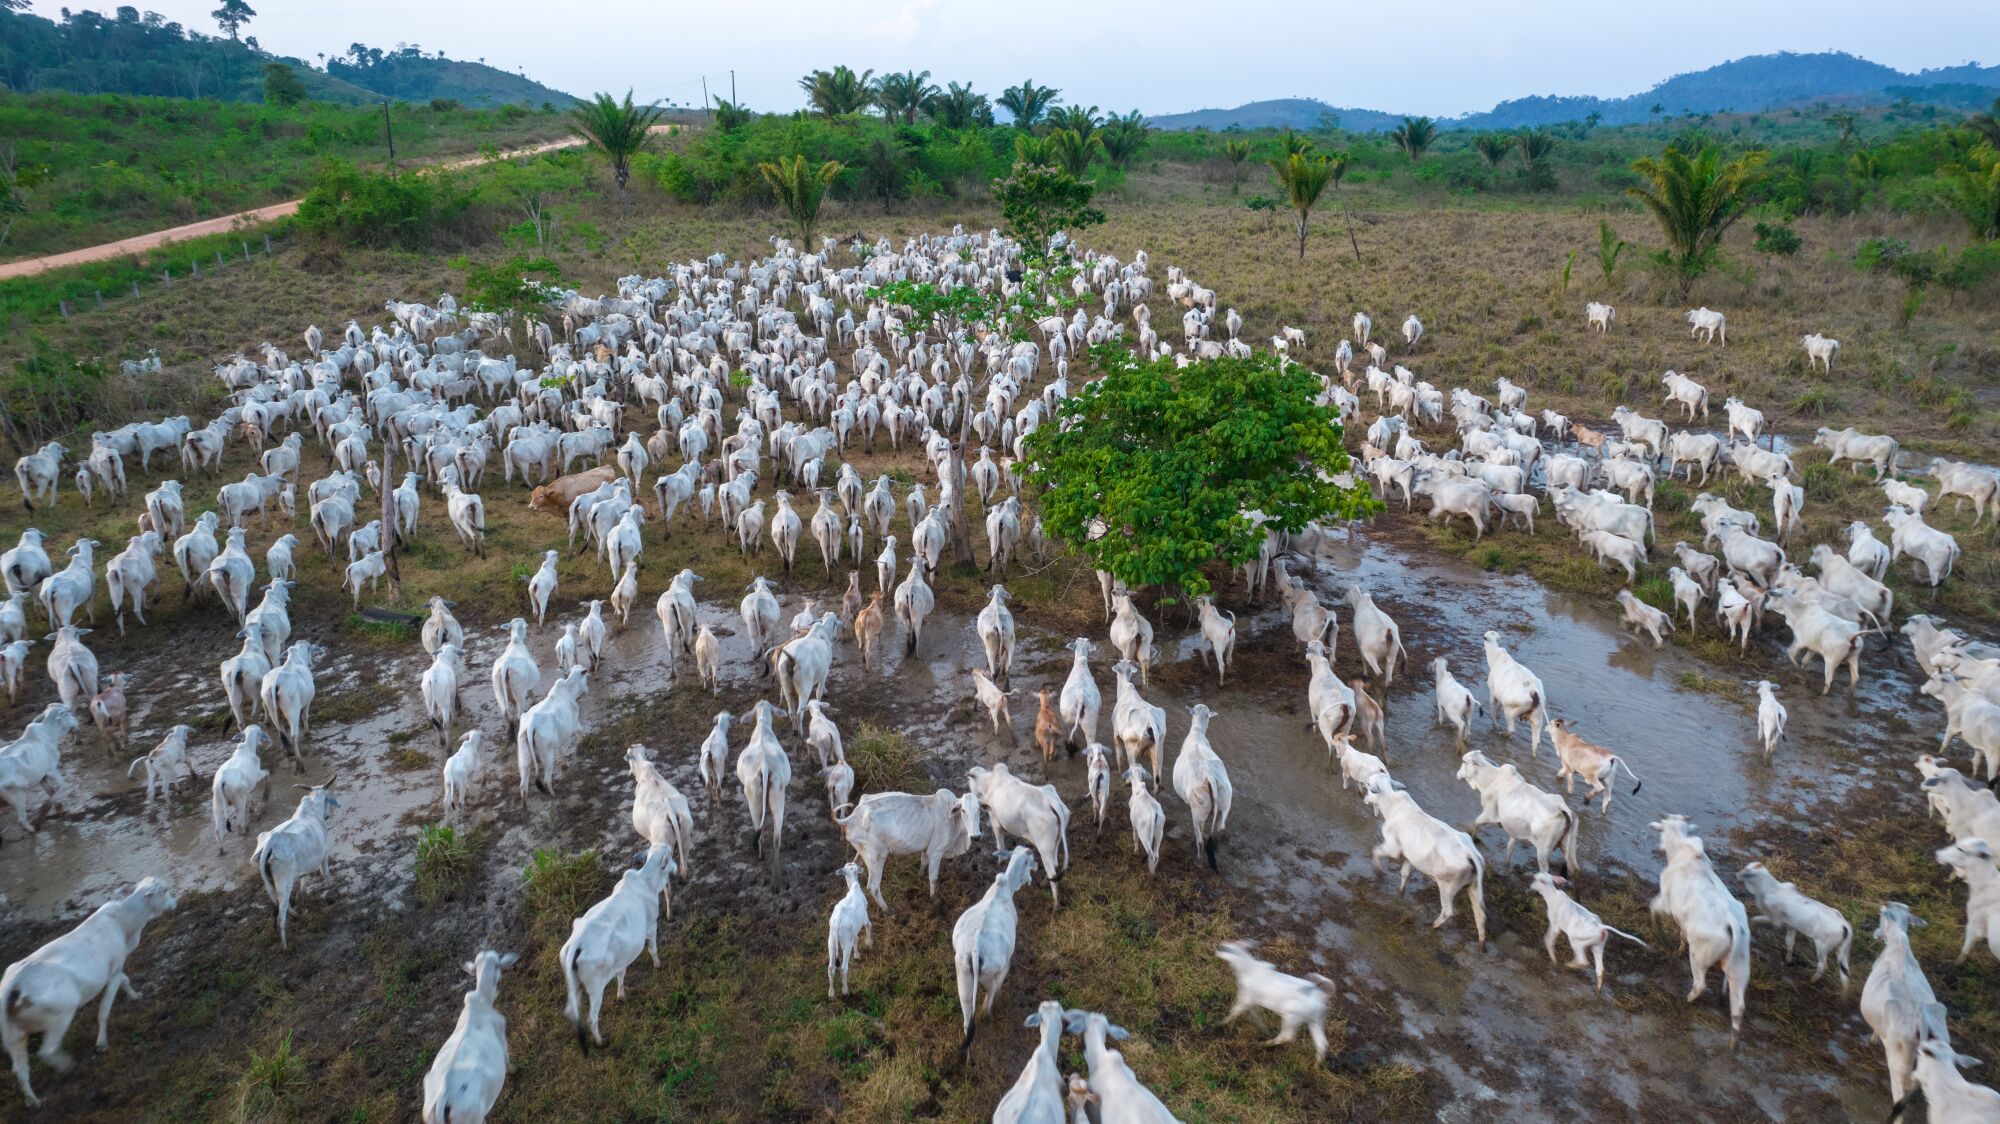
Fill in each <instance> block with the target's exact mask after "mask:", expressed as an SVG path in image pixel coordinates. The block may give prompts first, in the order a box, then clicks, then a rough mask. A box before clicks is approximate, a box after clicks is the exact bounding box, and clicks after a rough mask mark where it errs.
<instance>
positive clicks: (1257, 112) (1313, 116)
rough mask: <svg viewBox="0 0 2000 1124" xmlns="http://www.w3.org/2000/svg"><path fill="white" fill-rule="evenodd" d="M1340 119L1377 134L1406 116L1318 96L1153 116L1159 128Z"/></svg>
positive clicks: (1279, 125) (1306, 125) (1303, 124)
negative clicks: (1334, 103)
mask: <svg viewBox="0 0 2000 1124" xmlns="http://www.w3.org/2000/svg"><path fill="white" fill-rule="evenodd" d="M1329 115H1331V116H1333V117H1336V118H1338V119H1339V121H1340V127H1341V128H1343V129H1349V130H1352V131H1354V132H1357V133H1377V132H1383V131H1385V130H1388V129H1393V128H1395V127H1396V126H1397V125H1399V124H1401V123H1402V120H1403V119H1402V118H1401V117H1400V116H1398V115H1396V114H1393V113H1384V112H1381V111H1379V110H1374V109H1345V108H1341V107H1339V106H1332V105H1328V104H1327V103H1325V102H1323V101H1320V100H1319V99H1318V98H1275V99H1272V100H1270V101H1253V102H1251V103H1249V104H1248V105H1239V106H1237V107H1236V108H1235V109H1197V110H1194V111H1192V112H1189V113H1165V114H1161V115H1159V116H1157V117H1149V118H1147V119H1146V121H1147V123H1148V124H1150V125H1152V126H1153V127H1154V128H1156V129H1211V130H1222V129H1229V128H1237V129H1285V128H1292V129H1312V128H1317V127H1318V126H1319V123H1320V119H1321V118H1322V117H1326V116H1329Z"/></svg>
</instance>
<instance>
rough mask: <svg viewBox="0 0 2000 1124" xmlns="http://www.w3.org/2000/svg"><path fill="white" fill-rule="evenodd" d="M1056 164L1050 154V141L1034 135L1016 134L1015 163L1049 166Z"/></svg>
mask: <svg viewBox="0 0 2000 1124" xmlns="http://www.w3.org/2000/svg"><path fill="white" fill-rule="evenodd" d="M1055 162H1056V160H1055V157H1054V156H1053V155H1051V154H1050V152H1049V139H1048V138H1047V137H1038V136H1035V135H1034V134H1032V133H1015V134H1014V163H1016V164H1049V165H1053V164H1054V163H1055Z"/></svg>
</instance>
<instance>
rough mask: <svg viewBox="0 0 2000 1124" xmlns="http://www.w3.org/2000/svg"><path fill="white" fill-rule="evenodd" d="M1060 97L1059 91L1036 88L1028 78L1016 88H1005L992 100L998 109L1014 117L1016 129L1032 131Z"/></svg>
mask: <svg viewBox="0 0 2000 1124" xmlns="http://www.w3.org/2000/svg"><path fill="white" fill-rule="evenodd" d="M1061 96H1062V91H1061V90H1058V89H1056V88H1055V87H1054V86H1037V85H1035V80H1034V79H1033V78H1030V79H1028V80H1027V81H1025V82H1023V83H1021V84H1020V85H1018V86H1009V87H1007V88H1006V89H1005V90H1004V91H1002V92H1001V94H1000V96H999V97H998V98H996V99H994V100H995V102H996V103H997V104H998V105H999V106H1000V108H1002V109H1004V110H1006V111H1007V112H1009V113H1011V114H1013V115H1014V124H1015V126H1016V127H1018V128H1022V129H1032V128H1034V127H1035V123H1036V122H1037V121H1040V120H1041V119H1042V115H1043V114H1044V113H1047V112H1048V111H1049V108H1050V107H1051V106H1053V105H1055V104H1056V99H1058V98H1060V97H1061Z"/></svg>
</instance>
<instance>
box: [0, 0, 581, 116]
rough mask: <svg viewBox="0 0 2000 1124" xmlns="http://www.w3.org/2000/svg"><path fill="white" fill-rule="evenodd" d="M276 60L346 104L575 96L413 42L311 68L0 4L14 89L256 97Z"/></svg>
mask: <svg viewBox="0 0 2000 1124" xmlns="http://www.w3.org/2000/svg"><path fill="white" fill-rule="evenodd" d="M274 62H282V63H285V64H287V65H289V66H291V67H292V69H293V70H295V71H297V72H298V75H299V77H300V79H301V80H303V81H304V82H305V85H306V91H307V94H308V95H309V96H310V97H312V98H313V99H314V100H316V101H329V102H338V103H342V104H349V105H360V104H368V103H372V102H379V101H382V100H384V99H392V100H403V101H430V100H432V99H435V98H445V99H449V100H452V101H456V102H458V103H460V104H461V105H467V106H474V107H483V108H490V107H493V106H499V105H508V104H513V105H526V106H540V105H541V104H543V103H544V102H546V103H549V104H551V105H555V106H558V107H562V106H567V105H569V104H570V103H571V102H573V101H575V100H576V99H574V98H572V97H570V96H569V95H568V94H565V93H563V92H561V91H560V90H552V89H550V88H549V87H547V86H544V85H542V84H540V83H539V82H534V81H530V80H529V79H527V78H524V77H521V76H519V75H514V74H509V73H507V72H506V71H504V70H500V69H497V68H495V67H491V66H487V65H486V64H485V63H483V62H465V61H462V60H457V59H447V58H445V57H444V56H443V55H442V53H433V54H425V53H424V52H423V51H422V50H421V49H420V48H418V47H414V46H408V47H402V48H399V49H398V50H395V51H392V52H384V51H382V50H380V49H375V48H368V47H363V46H361V45H360V44H355V45H354V46H353V47H350V48H349V56H346V57H342V58H338V59H334V60H332V61H330V62H329V63H328V64H327V68H326V69H325V70H319V69H316V68H314V67H313V65H312V64H310V63H308V62H306V61H305V60H303V59H296V58H287V57H284V56H281V55H274V54H271V53H270V52H267V51H264V50H263V49H261V48H260V47H258V45H257V40H256V37H255V36H250V37H247V38H245V39H243V40H241V41H238V40H235V39H228V38H222V37H218V36H211V35H204V34H202V33H201V32H198V31H192V30H189V29H187V28H185V27H182V26H181V25H180V24H178V23H175V22H172V21H170V20H168V19H166V18H165V17H164V16H161V15H160V14H159V13H157V12H143V13H142V12H140V11H139V10H138V9H136V8H130V7H126V8H120V9H118V11H117V13H116V14H114V15H111V16H106V15H104V14H102V13H99V12H89V11H77V12H70V11H67V10H66V11H65V12H64V15H63V16H62V18H61V19H59V20H49V19H44V18H42V17H40V16H36V15H32V14H30V13H25V12H15V11H12V10H10V9H8V8H6V7H4V6H0V87H4V88H5V89H7V90H12V91H16V92H20V93H34V92H40V91H64V92H69V93H79V94H132V95H141V96H152V97H174V98H216V99H219V100H222V101H261V100H263V96H264V68H265V67H266V66H269V65H270V64H271V63H274Z"/></svg>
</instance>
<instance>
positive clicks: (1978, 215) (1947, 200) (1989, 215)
mask: <svg viewBox="0 0 2000 1124" xmlns="http://www.w3.org/2000/svg"><path fill="white" fill-rule="evenodd" d="M1937 190H1938V197H1939V198H1940V199H1941V200H1943V202H1944V204H1945V206H1947V207H1950V208H1951V210H1952V213H1953V214H1955V215H1957V216H1958V217H1959V218H1960V219H1962V220H1964V222H1965V227H1966V230H1967V231H1969V232H1970V233H1971V235H1972V237H1973V239H1974V240H1976V241H1980V242H1984V241H1987V240H1988V239H1991V238H1996V237H2000V150H1996V149H1995V148H1994V146H1993V145H1990V144H1987V143H1984V142H1981V143H1980V144H1979V145H1978V147H1976V148H1974V149H1973V150H1972V151H1971V152H1970V153H1968V154H1966V157H1965V159H1963V160H1961V161H1958V162H1956V163H1954V164H1950V165H1947V166H1945V167H1943V168H1940V169H1938V173H1937Z"/></svg>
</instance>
